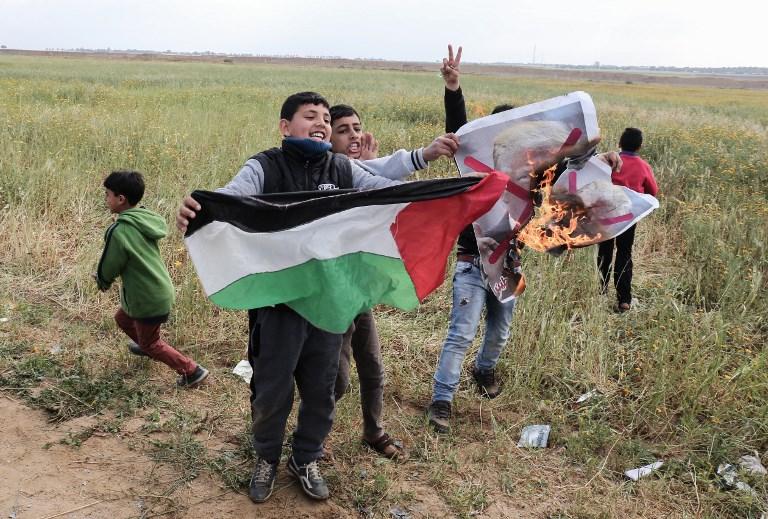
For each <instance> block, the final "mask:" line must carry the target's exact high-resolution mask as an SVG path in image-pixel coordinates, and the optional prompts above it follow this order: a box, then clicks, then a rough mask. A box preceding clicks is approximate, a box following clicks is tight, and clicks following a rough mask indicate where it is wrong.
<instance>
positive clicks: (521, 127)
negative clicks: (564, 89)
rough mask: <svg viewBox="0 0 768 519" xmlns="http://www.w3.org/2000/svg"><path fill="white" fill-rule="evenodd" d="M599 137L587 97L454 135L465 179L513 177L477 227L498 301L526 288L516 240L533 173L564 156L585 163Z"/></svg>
mask: <svg viewBox="0 0 768 519" xmlns="http://www.w3.org/2000/svg"><path fill="white" fill-rule="evenodd" d="M599 133H600V130H599V128H598V126H597V113H596V111H595V106H594V103H593V102H592V98H591V97H589V95H588V94H587V93H585V92H573V93H571V94H568V95H565V96H560V97H555V98H552V99H547V100H545V101H541V102H538V103H534V104H530V105H526V106H521V107H519V108H515V109H513V110H508V111H506V112H501V113H498V114H494V115H489V116H487V117H483V118H481V119H476V120H474V121H472V122H470V123H468V124H465V125H464V126H462V127H461V128H460V129H459V131H458V132H456V134H457V135H458V136H459V138H460V140H461V146H460V147H459V151H458V152H457V153H456V164H457V166H458V168H459V172H460V173H461V174H462V175H465V174H468V173H472V172H474V171H481V172H484V171H494V170H495V171H500V172H502V173H504V174H505V175H507V176H509V178H510V180H509V182H508V184H507V189H506V191H505V192H504V194H503V195H502V197H501V198H500V199H499V201H498V202H496V204H495V205H494V206H493V207H492V208H491V210H490V211H489V212H488V213H486V214H485V215H483V216H482V217H480V218H479V219H478V220H477V221H476V222H475V223H474V227H475V235H476V237H477V243H478V248H479V250H480V256H481V260H482V267H483V273H484V275H485V276H486V282H487V283H488V286H489V288H490V289H491V291H492V292H493V293H494V294H495V295H496V297H498V298H499V300H501V301H509V300H511V299H513V298H514V297H516V296H517V295H519V294H520V293H521V292H522V290H523V288H524V278H523V277H522V274H521V270H520V264H519V259H518V257H517V247H516V246H515V238H516V236H517V234H518V233H519V232H520V230H521V229H522V228H523V227H524V226H525V225H526V223H527V222H528V221H529V220H530V219H531V217H532V216H533V203H532V198H531V187H532V185H531V184H532V180H533V179H534V177H535V176H536V175H535V174H536V173H537V172H541V171H542V170H544V169H546V168H547V167H549V166H551V165H553V164H555V163H556V162H557V161H558V160H560V159H561V158H563V157H564V156H566V155H567V156H569V157H578V158H580V159H581V160H580V161H581V162H583V161H584V160H586V157H588V156H589V155H591V153H592V150H591V143H592V142H593V141H594V140H595V139H596V138H597V137H598V136H599Z"/></svg>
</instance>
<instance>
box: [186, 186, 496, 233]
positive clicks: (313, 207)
mask: <svg viewBox="0 0 768 519" xmlns="http://www.w3.org/2000/svg"><path fill="white" fill-rule="evenodd" d="M481 180H482V178H481V177H461V178H442V179H437V180H421V181H416V182H406V183H403V184H398V185H395V186H389V187H384V188H381V189H370V190H366V191H356V190H346V189H345V190H335V191H300V192H294V193H277V194H270V195H259V196H245V197H241V196H232V195H225V194H224V193H215V192H212V191H194V192H193V193H192V198H194V199H195V200H196V201H197V202H198V203H199V204H200V206H201V209H200V211H198V212H197V215H196V216H195V218H193V219H192V220H190V221H189V225H188V226H187V232H186V234H185V235H184V236H185V237H187V236H191V235H193V234H194V233H195V232H196V231H197V230H198V229H200V228H201V227H203V226H205V225H207V224H209V223H211V222H213V221H220V222H227V223H229V224H231V225H234V226H235V227H237V228H239V229H241V230H243V231H245V232H275V231H281V230H285V229H291V228H294V227H298V226H299V225H303V224H305V223H309V222H311V221H313V220H317V219H319V218H323V217H326V216H330V215H332V214H335V213H339V212H342V211H346V210H349V209H353V208H355V207H363V206H372V205H386V204H402V203H410V202H418V201H421V200H433V199H438V198H446V197H449V196H454V195H458V194H460V193H462V192H464V191H467V190H469V189H470V188H471V187H473V186H475V185H476V184H478V183H479V182H480V181H481Z"/></svg>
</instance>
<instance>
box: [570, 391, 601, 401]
mask: <svg viewBox="0 0 768 519" xmlns="http://www.w3.org/2000/svg"><path fill="white" fill-rule="evenodd" d="M596 396H600V391H598V390H597V389H593V390H592V391H587V392H586V393H584V394H583V395H581V396H580V397H579V398H577V399H576V403H577V404H583V403H584V402H586V401H587V400H590V399H592V398H595V397H596Z"/></svg>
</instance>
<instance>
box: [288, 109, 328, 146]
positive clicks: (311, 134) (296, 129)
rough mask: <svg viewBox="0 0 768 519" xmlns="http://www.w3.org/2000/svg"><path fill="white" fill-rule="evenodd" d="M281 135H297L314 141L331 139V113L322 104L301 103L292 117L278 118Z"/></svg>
mask: <svg viewBox="0 0 768 519" xmlns="http://www.w3.org/2000/svg"><path fill="white" fill-rule="evenodd" d="M280 133H282V134H283V137H298V138H300V139H301V138H304V139H312V140H314V141H325V142H329V141H330V140H331V114H330V113H329V112H328V108H326V107H325V106H323V105H313V104H305V105H301V106H300V107H299V109H298V110H296V113H295V114H293V117H292V118H291V120H290V121H289V120H288V119H280Z"/></svg>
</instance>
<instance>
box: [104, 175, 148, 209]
mask: <svg viewBox="0 0 768 519" xmlns="http://www.w3.org/2000/svg"><path fill="white" fill-rule="evenodd" d="M104 187H106V188H107V189H109V190H110V191H112V192H113V193H114V194H116V195H123V196H124V197H125V199H126V200H128V203H129V204H131V205H136V204H138V203H139V202H140V201H141V198H142V197H143V196H144V177H142V176H141V173H139V172H138V171H127V170H118V171H113V172H112V173H110V174H109V175H107V178H105V179H104Z"/></svg>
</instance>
